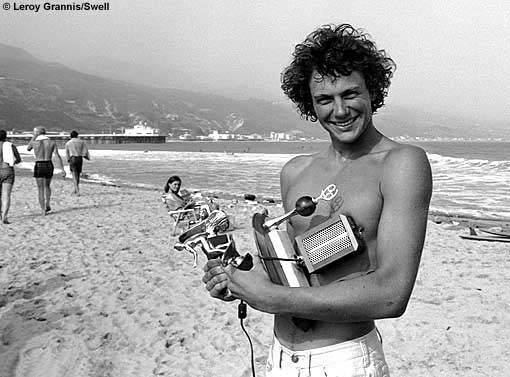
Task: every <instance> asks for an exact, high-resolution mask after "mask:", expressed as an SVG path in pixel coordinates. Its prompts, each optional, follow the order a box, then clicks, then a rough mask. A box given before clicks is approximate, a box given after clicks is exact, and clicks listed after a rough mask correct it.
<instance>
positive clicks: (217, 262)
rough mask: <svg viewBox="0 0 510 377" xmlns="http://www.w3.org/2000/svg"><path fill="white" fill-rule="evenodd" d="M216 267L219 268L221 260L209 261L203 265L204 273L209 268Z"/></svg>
mask: <svg viewBox="0 0 510 377" xmlns="http://www.w3.org/2000/svg"><path fill="white" fill-rule="evenodd" d="M217 266H221V260H219V259H209V260H208V261H207V262H206V263H205V265H204V271H205V272H207V271H209V270H210V269H211V268H214V267H217Z"/></svg>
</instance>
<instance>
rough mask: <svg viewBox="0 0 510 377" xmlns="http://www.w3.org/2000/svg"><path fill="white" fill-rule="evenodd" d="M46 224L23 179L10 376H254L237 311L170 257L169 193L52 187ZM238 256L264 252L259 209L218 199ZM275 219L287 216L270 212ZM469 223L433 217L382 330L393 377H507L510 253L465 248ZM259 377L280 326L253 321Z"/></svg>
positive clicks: (9, 286)
mask: <svg viewBox="0 0 510 377" xmlns="http://www.w3.org/2000/svg"><path fill="white" fill-rule="evenodd" d="M52 188H53V204H52V210H53V211H52V212H51V213H50V214H49V215H48V216H46V217H42V216H41V215H40V209H39V208H38V204H37V199H36V187H35V182H34V181H33V179H32V178H29V177H25V176H19V177H17V180H16V183H15V186H14V190H13V194H12V204H11V211H10V216H9V220H10V221H11V224H10V225H3V226H1V227H0V376H2V377H11V376H12V377H14V376H16V377H32V376H34V377H35V376H45V377H64V376H66V377H82V376H89V377H103V376H109V377H149V376H176V377H177V376H179V377H180V376H189V377H202V376H235V377H240V376H243V377H244V376H246V377H247V376H250V370H249V367H250V354H249V344H248V340H247V339H246V336H245V335H244V333H243V332H242V330H241V327H240V325H239V320H238V319H237V305H236V304H235V303H223V302H219V301H216V300H213V299H211V298H210V297H209V296H208V294H207V292H206V290H205V289H204V287H203V284H202V282H201V278H202V270H201V265H202V264H203V262H204V258H203V257H202V256H201V259H200V261H199V267H197V268H193V267H192V257H191V255H190V254H188V253H184V252H177V251H175V250H174V249H173V245H174V243H175V242H176V237H172V236H171V235H170V224H171V222H170V220H169V217H168V214H167V213H166V210H165V208H164V206H163V205H162V203H161V202H160V200H159V193H158V192H156V191H150V190H140V189H135V188H129V187H110V186H101V185H92V184H83V185H82V186H81V189H82V196H80V197H75V196H71V194H70V193H71V191H72V183H71V182H70V180H66V181H63V180H61V179H55V180H54V182H53V185H52ZM217 202H218V204H219V205H220V207H221V208H222V209H223V210H225V211H226V212H227V213H228V214H229V215H231V216H232V217H233V218H234V223H235V230H234V238H235V240H236V245H237V247H238V249H240V250H243V251H249V252H250V253H255V244H254V242H253V239H252V231H251V226H250V222H251V215H252V214H253V213H254V212H255V211H257V210H259V209H261V208H262V206H261V205H260V204H257V203H251V202H244V201H239V202H238V203H234V202H232V201H231V200H228V199H217ZM268 208H269V211H270V214H271V216H273V215H274V216H276V215H278V214H280V213H281V208H280V207H279V206H274V205H273V206H271V207H268ZM467 223H469V221H468V220H465V222H462V221H459V219H454V220H453V221H451V220H450V219H447V218H441V219H440V218H432V217H431V221H430V222H429V227H428V235H427V239H426V243H425V248H424V253H423V258H422V263H421V267H420V272H419V275H418V279H417V283H416V287H415V289H414V291H413V295H412V298H411V301H410V303H409V306H408V309H407V311H406V313H405V314H404V315H403V316H402V317H401V318H398V319H387V320H381V321H378V327H379V329H380V331H381V333H382V336H383V339H384V348H385V352H386V357H387V361H388V363H389V365H390V371H391V375H392V376H394V377H404V376H467V377H471V376H472V377H475V376H477V377H478V376H485V375H486V376H501V377H503V376H506V375H507V374H508V372H507V369H508V366H507V363H508V359H509V358H510V354H509V353H510V351H509V350H508V339H509V338H510V315H509V314H508V313H510V307H509V303H510V293H509V291H508V285H509V278H508V274H507V268H508V261H509V255H510V254H509V252H510V246H509V245H510V244H508V243H506V244H505V243H496V242H493V243H489V242H477V241H469V240H463V239H460V238H459V234H468V230H467V228H466V224H467ZM245 323H246V328H247V331H248V332H249V333H250V335H251V338H252V341H253V344H254V351H255V359H256V365H257V376H263V365H264V362H265V359H266V353H267V347H268V345H269V342H270V340H271V334H272V329H271V326H272V316H270V315H268V314H264V313H260V312H257V311H255V310H253V309H250V308H249V309H248V318H247V319H246V322H245Z"/></svg>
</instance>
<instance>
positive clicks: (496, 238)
mask: <svg viewBox="0 0 510 377" xmlns="http://www.w3.org/2000/svg"><path fill="white" fill-rule="evenodd" d="M480 230H481V229H480ZM460 238H463V239H465V240H474V241H489V242H510V237H504V236H503V237H500V236H496V235H491V236H480V235H478V234H477V233H476V230H475V229H474V228H473V227H469V234H461V235H460Z"/></svg>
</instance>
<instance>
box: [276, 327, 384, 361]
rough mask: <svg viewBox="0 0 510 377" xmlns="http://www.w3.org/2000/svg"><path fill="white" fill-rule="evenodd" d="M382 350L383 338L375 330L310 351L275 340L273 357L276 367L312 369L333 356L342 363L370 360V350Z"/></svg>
mask: <svg viewBox="0 0 510 377" xmlns="http://www.w3.org/2000/svg"><path fill="white" fill-rule="evenodd" d="M373 348H381V349H382V345H381V338H380V335H379V333H378V330H377V329H376V328H374V329H373V330H371V331H370V332H368V333H367V334H365V335H363V336H361V337H359V338H355V339H351V340H348V341H346V342H342V343H338V344H333V345H330V346H325V347H318V348H311V349H308V350H302V351H294V350H291V349H289V348H287V347H285V346H283V345H282V344H280V342H279V341H278V339H277V338H276V336H274V338H273V345H272V355H273V360H275V363H276V365H279V366H280V367H281V366H282V364H287V365H293V366H295V367H297V368H310V367H314V366H315V365H321V364H323V363H324V361H325V359H330V358H331V356H332V354H335V356H334V357H335V358H336V359H337V360H338V361H340V360H341V359H345V360H352V359H356V358H360V359H368V354H369V352H370V349H373Z"/></svg>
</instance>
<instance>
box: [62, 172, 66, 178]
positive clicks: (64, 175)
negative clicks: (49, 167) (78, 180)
mask: <svg viewBox="0 0 510 377" xmlns="http://www.w3.org/2000/svg"><path fill="white" fill-rule="evenodd" d="M61 174H62V178H65V177H66V171H65V170H62V173H61Z"/></svg>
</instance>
